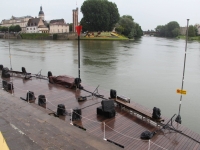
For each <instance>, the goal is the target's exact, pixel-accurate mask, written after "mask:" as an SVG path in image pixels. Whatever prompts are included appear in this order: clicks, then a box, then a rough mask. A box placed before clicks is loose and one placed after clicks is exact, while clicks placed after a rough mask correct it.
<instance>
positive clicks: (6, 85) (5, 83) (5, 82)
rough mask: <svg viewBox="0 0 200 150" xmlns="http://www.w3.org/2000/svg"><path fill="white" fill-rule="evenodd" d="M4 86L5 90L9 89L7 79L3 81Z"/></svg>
mask: <svg viewBox="0 0 200 150" xmlns="http://www.w3.org/2000/svg"><path fill="white" fill-rule="evenodd" d="M2 87H3V88H4V89H5V90H7V89H8V84H7V81H5V80H3V81H2Z"/></svg>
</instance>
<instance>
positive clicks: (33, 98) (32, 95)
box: [26, 91, 36, 101]
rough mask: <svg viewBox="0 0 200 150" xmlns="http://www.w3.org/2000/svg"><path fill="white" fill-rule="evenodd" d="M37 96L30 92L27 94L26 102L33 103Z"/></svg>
mask: <svg viewBox="0 0 200 150" xmlns="http://www.w3.org/2000/svg"><path fill="white" fill-rule="evenodd" d="M35 99H36V98H35V94H34V92H32V91H28V92H27V94H26V101H33V100H35Z"/></svg>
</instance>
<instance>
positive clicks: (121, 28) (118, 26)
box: [115, 25, 124, 34]
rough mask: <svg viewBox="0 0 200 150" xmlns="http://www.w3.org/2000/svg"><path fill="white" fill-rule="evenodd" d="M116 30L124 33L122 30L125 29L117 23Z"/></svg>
mask: <svg viewBox="0 0 200 150" xmlns="http://www.w3.org/2000/svg"><path fill="white" fill-rule="evenodd" d="M115 31H116V32H117V33H119V34H122V32H123V31H124V28H123V27H122V26H120V25H117V26H116V28H115Z"/></svg>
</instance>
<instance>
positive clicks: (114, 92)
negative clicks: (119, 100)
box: [110, 89, 117, 98]
mask: <svg viewBox="0 0 200 150" xmlns="http://www.w3.org/2000/svg"><path fill="white" fill-rule="evenodd" d="M116 97H117V91H116V90H112V89H111V90H110V98H116Z"/></svg>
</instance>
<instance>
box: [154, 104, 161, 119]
mask: <svg viewBox="0 0 200 150" xmlns="http://www.w3.org/2000/svg"><path fill="white" fill-rule="evenodd" d="M160 115H161V111H160V109H159V108H156V107H154V108H153V114H152V118H154V119H160V118H161V117H160Z"/></svg>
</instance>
